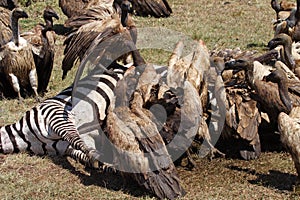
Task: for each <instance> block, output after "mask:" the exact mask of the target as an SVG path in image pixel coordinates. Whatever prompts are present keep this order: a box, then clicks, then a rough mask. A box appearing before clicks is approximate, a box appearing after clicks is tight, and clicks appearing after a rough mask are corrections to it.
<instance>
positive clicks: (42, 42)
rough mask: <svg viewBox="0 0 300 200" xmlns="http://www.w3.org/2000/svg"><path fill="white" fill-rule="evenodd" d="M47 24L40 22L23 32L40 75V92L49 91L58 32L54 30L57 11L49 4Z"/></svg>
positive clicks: (44, 16)
mask: <svg viewBox="0 0 300 200" xmlns="http://www.w3.org/2000/svg"><path fill="white" fill-rule="evenodd" d="M43 18H44V20H45V25H43V24H39V25H37V26H36V27H35V28H34V29H33V30H32V31H30V32H25V33H23V34H21V37H23V38H25V39H26V40H27V41H28V42H29V43H30V44H31V45H32V50H33V57H34V61H35V66H36V70H37V76H38V93H41V94H44V93H45V92H47V86H48V83H49V80H50V76H51V72H52V68H53V62H54V53H55V49H54V45H55V40H56V38H55V37H56V34H55V32H54V31H53V18H56V19H59V17H58V15H57V13H56V12H55V11H54V10H53V9H52V8H51V7H49V6H47V7H46V8H45V10H44V13H43Z"/></svg>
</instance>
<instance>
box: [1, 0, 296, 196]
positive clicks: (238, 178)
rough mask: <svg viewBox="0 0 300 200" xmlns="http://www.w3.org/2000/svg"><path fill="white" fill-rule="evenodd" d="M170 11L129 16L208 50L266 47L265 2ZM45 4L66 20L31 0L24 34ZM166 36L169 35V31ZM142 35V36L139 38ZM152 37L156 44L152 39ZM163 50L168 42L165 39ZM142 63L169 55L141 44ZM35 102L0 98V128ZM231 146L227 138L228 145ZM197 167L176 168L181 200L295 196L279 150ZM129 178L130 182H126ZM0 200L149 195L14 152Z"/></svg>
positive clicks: (181, 6) (187, 5) (289, 168)
mask: <svg viewBox="0 0 300 200" xmlns="http://www.w3.org/2000/svg"><path fill="white" fill-rule="evenodd" d="M169 2H170V5H171V7H172V8H173V12H174V13H173V14H172V16H171V17H170V18H166V19H156V18H140V17H134V19H135V21H136V24H137V26H138V27H140V28H142V27H143V28H148V27H163V28H166V29H169V30H174V31H177V32H180V33H182V34H183V35H185V36H187V37H189V38H192V39H195V40H199V39H201V40H203V41H204V42H205V43H206V45H207V46H208V48H209V49H210V50H212V49H214V48H235V47H240V48H241V49H243V50H250V49H251V50H252V49H255V50H258V51H259V52H263V51H265V46H266V44H267V43H268V41H269V40H270V39H271V38H272V35H273V31H272V19H273V18H274V17H275V12H274V11H273V10H272V9H271V6H270V4H269V1H258V0H256V1H254V0H250V1H249V0H231V1H219V0H212V1H204V0H197V1H192V0H185V1H184V0H176V1H175V0H169ZM46 4H50V5H52V6H53V7H54V8H56V10H57V11H58V12H59V15H60V20H58V21H55V24H56V27H57V28H58V27H61V25H62V24H63V23H64V20H65V19H66V17H65V16H64V15H63V14H62V13H61V10H60V9H59V7H58V1H57V0H56V1H50V0H48V1H38V2H36V3H34V4H32V5H31V6H30V7H28V8H25V10H26V11H28V13H29V16H30V18H29V19H26V20H22V22H21V27H22V29H23V31H26V30H29V29H30V28H32V27H33V26H34V25H35V24H36V23H40V22H42V20H41V13H42V10H43V8H44V7H45V5H46ZM170 36H172V35H170ZM63 40H64V36H63V35H58V36H57V41H56V57H55V66H54V70H53V74H52V77H51V81H50V85H49V92H48V93H47V94H46V96H45V97H44V98H47V97H50V96H54V95H55V94H57V93H58V92H59V91H60V90H62V89H63V88H65V87H66V86H68V85H70V84H71V83H72V81H73V78H74V75H75V73H76V68H73V69H72V71H71V72H70V73H69V74H68V76H67V79H65V80H64V81H61V75H62V71H61V69H60V67H61V61H62V58H63V48H64V47H63ZM140 40H143V38H140ZM153 42H157V41H153ZM170 48H172V45H171V44H170ZM142 54H143V56H144V57H145V59H146V60H147V61H148V62H152V63H156V64H163V63H166V62H167V60H168V56H169V54H170V52H168V51H165V50H157V49H147V50H143V51H142ZM35 104H36V102H35V100H33V99H30V98H29V99H26V100H25V101H24V104H21V105H20V104H18V102H17V100H2V101H0V125H4V124H9V123H13V122H15V121H16V120H17V119H19V118H20V117H21V116H22V115H23V113H24V112H25V111H26V110H28V109H30V108H31V107H32V106H34V105H35ZM227 145H228V149H230V147H231V145H233V144H231V143H228V144H227ZM197 164H198V168H197V169H195V170H192V171H189V170H186V169H184V168H181V167H178V171H179V175H180V177H181V180H182V184H183V186H184V188H185V189H186V191H187V195H186V196H185V197H184V199H297V198H298V197H297V196H295V195H294V194H293V184H294V182H295V180H296V171H295V168H294V166H293V162H292V160H291V158H290V156H289V155H288V154H287V153H285V152H281V151H279V152H276V151H264V152H263V153H262V155H261V157H260V158H259V159H257V160H252V161H244V160H239V159H234V158H226V159H222V158H217V159H214V160H212V161H208V160H207V159H198V160H197ZM129 183H130V184H129ZM0 199H45V200H48V199H49V200H50V199H51V200H52V199H153V197H151V196H149V194H148V193H147V192H146V191H144V190H141V189H140V188H139V187H138V186H137V185H135V184H131V182H130V181H127V184H125V183H124V181H123V180H122V178H121V177H119V176H115V175H106V174H101V173H99V172H97V171H89V170H87V169H84V168H83V166H81V165H80V164H78V163H76V162H74V161H73V160H70V159H67V158H61V157H37V156H29V155H27V154H24V153H21V154H16V155H0Z"/></svg>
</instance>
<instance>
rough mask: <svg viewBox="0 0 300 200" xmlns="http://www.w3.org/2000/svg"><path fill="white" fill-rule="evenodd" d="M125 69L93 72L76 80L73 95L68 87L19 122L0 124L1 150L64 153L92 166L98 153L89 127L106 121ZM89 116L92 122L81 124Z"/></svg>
mask: <svg viewBox="0 0 300 200" xmlns="http://www.w3.org/2000/svg"><path fill="white" fill-rule="evenodd" d="M124 69H126V68H124ZM124 69H122V70H121V69H117V70H108V71H107V72H102V73H100V72H99V73H95V71H94V72H93V73H92V74H91V75H89V76H86V77H85V78H83V79H82V80H80V81H79V82H78V85H77V87H76V92H75V95H74V94H73V95H74V96H73V98H71V96H72V92H73V91H72V90H73V87H72V86H70V87H68V88H66V89H64V90H63V91H62V92H60V93H59V94H58V95H56V96H55V97H52V98H49V99H47V100H45V101H43V102H42V103H40V104H39V105H37V106H36V107H33V108H32V109H31V110H29V111H27V112H26V113H25V115H24V116H23V117H22V118H21V119H20V120H19V121H18V122H16V123H14V124H11V125H7V126H3V127H1V128H0V153H4V154H9V153H18V152H28V153H30V154H33V155H65V156H71V157H72V158H74V159H76V160H78V161H80V162H81V163H84V164H88V165H89V164H92V165H93V164H94V163H92V162H94V161H96V160H97V156H99V155H100V154H98V153H97V152H96V151H95V149H96V146H95V145H96V144H95V143H96V142H95V136H97V135H95V134H94V135H93V130H95V129H93V130H92V129H91V128H92V127H93V124H94V125H96V126H101V125H102V122H103V120H105V118H106V114H107V109H108V106H109V104H110V101H111V99H112V97H113V96H114V92H113V90H114V88H115V86H116V84H117V81H118V80H119V79H121V78H122V77H123V74H124V72H125V71H124ZM72 103H74V104H73V105H72ZM83 119H84V120H83ZM89 119H90V120H91V124H86V123H83V122H86V121H87V120H89ZM97 134H98V133H97ZM98 136H99V134H98ZM91 138H92V139H93V140H92V141H91V142H90V143H89V141H90V139H91ZM97 143H99V142H97ZM100 144H101V142H100V143H99V145H100Z"/></svg>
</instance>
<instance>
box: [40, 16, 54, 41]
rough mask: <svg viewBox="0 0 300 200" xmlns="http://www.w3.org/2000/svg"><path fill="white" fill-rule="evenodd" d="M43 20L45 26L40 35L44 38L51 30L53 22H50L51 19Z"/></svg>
mask: <svg viewBox="0 0 300 200" xmlns="http://www.w3.org/2000/svg"><path fill="white" fill-rule="evenodd" d="M44 19H45V23H46V25H45V27H44V29H43V30H42V34H43V36H44V37H46V32H47V31H51V30H53V20H52V18H44Z"/></svg>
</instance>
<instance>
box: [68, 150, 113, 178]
mask: <svg viewBox="0 0 300 200" xmlns="http://www.w3.org/2000/svg"><path fill="white" fill-rule="evenodd" d="M65 155H66V156H70V157H71V158H72V159H74V160H76V161H78V162H80V163H81V164H83V165H85V166H87V167H92V168H95V169H99V170H101V171H102V172H109V173H116V172H117V170H116V169H115V168H114V167H113V165H111V164H109V163H102V162H100V161H97V162H96V161H95V160H94V159H91V157H90V156H88V155H87V154H85V153H83V152H82V151H80V150H77V149H74V148H72V147H71V146H69V147H68V148H67V150H66V152H65Z"/></svg>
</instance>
